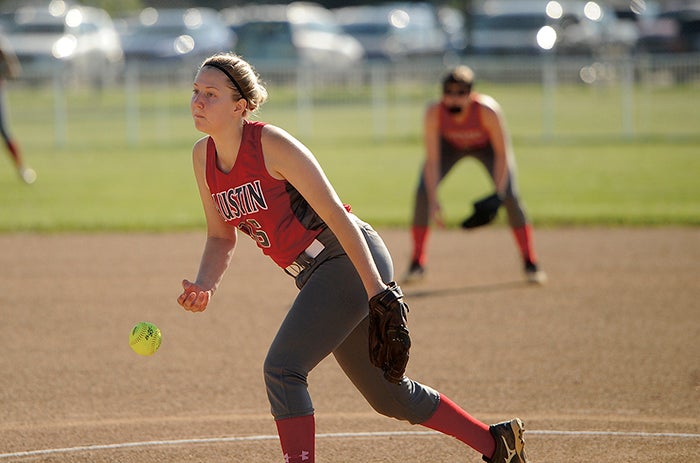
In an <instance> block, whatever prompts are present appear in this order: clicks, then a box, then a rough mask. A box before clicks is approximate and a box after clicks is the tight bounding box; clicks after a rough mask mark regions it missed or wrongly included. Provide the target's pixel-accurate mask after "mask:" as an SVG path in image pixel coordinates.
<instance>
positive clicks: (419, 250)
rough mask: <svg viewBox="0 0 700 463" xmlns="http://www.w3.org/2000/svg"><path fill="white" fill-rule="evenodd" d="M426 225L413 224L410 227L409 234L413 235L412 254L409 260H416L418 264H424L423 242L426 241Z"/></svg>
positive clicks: (427, 229)
mask: <svg viewBox="0 0 700 463" xmlns="http://www.w3.org/2000/svg"><path fill="white" fill-rule="evenodd" d="M428 232H429V228H428V227H421V226H416V225H414V226H413V227H411V235H412V237H413V256H412V257H411V262H418V263H419V264H420V265H425V243H426V242H427V241H428Z"/></svg>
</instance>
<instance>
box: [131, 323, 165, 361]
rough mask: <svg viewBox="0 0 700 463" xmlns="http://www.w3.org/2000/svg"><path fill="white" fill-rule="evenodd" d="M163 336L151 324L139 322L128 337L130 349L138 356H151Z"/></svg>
mask: <svg viewBox="0 0 700 463" xmlns="http://www.w3.org/2000/svg"><path fill="white" fill-rule="evenodd" d="M162 339H163V336H162V335H161V333H160V329H158V327H157V326H156V325H154V324H153V323H149V322H139V323H137V324H136V326H134V329H132V330H131V334H130V335H129V345H130V346H131V349H132V350H133V351H134V352H136V353H137V354H139V355H153V354H155V353H156V351H157V350H158V348H159V347H160V342H161V340H162Z"/></svg>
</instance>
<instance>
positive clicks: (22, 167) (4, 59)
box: [0, 36, 36, 184]
mask: <svg viewBox="0 0 700 463" xmlns="http://www.w3.org/2000/svg"><path fill="white" fill-rule="evenodd" d="M21 72H22V68H21V66H20V64H19V60H18V59H17V56H16V55H15V53H14V51H13V50H12V47H11V46H10V43H9V42H8V41H7V39H5V38H4V37H2V36H0V133H1V134H2V139H3V140H4V142H5V146H6V147H7V151H8V152H9V153H10V157H11V158H12V162H13V163H14V164H15V168H16V169H17V173H18V174H19V176H20V178H21V179H22V181H24V183H27V184H32V183H34V181H35V180H36V172H34V169H32V168H31V167H29V166H27V165H26V164H25V163H24V160H23V158H22V153H21V152H20V148H19V145H18V144H17V142H16V141H15V139H14V138H13V137H12V135H10V132H9V130H8V128H7V111H6V103H5V86H6V85H7V80H8V79H16V78H17V77H19V75H20V73H21Z"/></svg>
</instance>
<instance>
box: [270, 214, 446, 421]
mask: <svg viewBox="0 0 700 463" xmlns="http://www.w3.org/2000/svg"><path fill="white" fill-rule="evenodd" d="M353 218H354V219H355V217H354V216H353ZM356 222H357V224H358V226H359V227H360V229H361V230H362V233H363V234H364V236H365V239H366V241H367V244H368V245H369V248H370V250H371V252H372V256H373V258H374V261H375V262H376V264H377V267H378V269H379V272H380V273H381V275H382V278H383V279H384V281H385V282H389V281H391V280H392V279H393V272H394V271H393V263H392V261H391V256H390V255H389V251H388V250H387V248H386V246H385V244H384V242H383V241H382V239H381V238H380V236H379V235H378V234H377V233H376V232H375V231H374V230H373V229H372V228H371V227H370V226H369V225H368V224H366V223H364V222H362V221H360V220H359V219H356ZM319 240H320V241H321V242H322V243H323V244H324V245H325V246H326V247H325V249H324V250H323V251H322V252H321V254H319V255H318V257H317V258H316V259H315V261H314V263H313V264H312V265H311V267H310V268H308V269H307V270H305V271H304V272H302V273H301V274H300V275H299V276H297V278H296V284H297V287H299V288H300V291H299V294H298V295H297V297H296V299H295V300H294V303H293V304H292V307H291V308H290V309H289V312H288V313H287V316H286V318H285V319H284V321H283V322H282V325H281V326H280V328H279V331H278V332H277V335H276V336H275V339H274V340H273V342H272V345H271V346H270V349H269V351H268V354H267V357H266V359H265V363H264V375H265V385H266V387H267V394H268V398H269V400H270V405H271V411H272V415H273V416H274V418H275V420H280V419H284V418H291V417H297V416H306V415H311V414H313V413H314V408H313V404H312V401H311V397H310V395H309V391H308V388H307V377H308V374H309V372H310V371H311V370H312V369H313V368H314V367H315V366H316V365H318V364H319V362H320V361H321V360H323V359H324V358H325V357H326V356H328V355H329V354H333V356H334V357H335V359H336V361H337V362H338V365H340V367H341V368H342V369H343V372H344V373H345V375H346V376H347V377H348V378H349V379H350V380H351V381H352V383H353V384H354V385H355V387H356V388H357V389H358V390H359V391H360V393H362V395H363V396H364V398H365V399H366V400H367V402H369V404H370V405H371V406H372V407H373V408H374V409H375V410H376V411H377V412H379V413H381V414H382V415H386V416H389V417H393V418H396V419H399V420H405V421H408V422H410V423H413V424H416V423H422V422H424V421H425V420H427V419H428V418H430V417H431V416H432V414H433V413H434V412H435V410H436V408H437V406H438V403H439V397H440V396H439V394H438V393H437V392H436V391H434V390H433V389H431V388H429V387H426V386H423V385H421V384H419V383H417V382H415V381H412V380H410V379H408V378H404V380H403V381H402V382H401V383H400V384H392V383H390V382H388V381H387V380H386V379H384V376H383V373H382V371H381V370H380V369H379V368H376V367H375V366H374V365H372V363H371V362H370V360H369V354H368V340H367V337H368V319H367V314H368V303H367V302H368V297H367V293H366V292H365V289H364V286H363V285H362V281H361V280H360V277H359V275H358V273H357V271H356V270H355V267H354V266H353V264H352V262H351V261H350V259H349V258H348V256H347V255H346V254H345V252H344V251H343V249H342V247H341V246H340V244H339V243H338V241H337V239H336V238H335V236H334V235H333V234H332V233H331V232H330V230H325V231H324V232H323V233H321V235H320V236H319Z"/></svg>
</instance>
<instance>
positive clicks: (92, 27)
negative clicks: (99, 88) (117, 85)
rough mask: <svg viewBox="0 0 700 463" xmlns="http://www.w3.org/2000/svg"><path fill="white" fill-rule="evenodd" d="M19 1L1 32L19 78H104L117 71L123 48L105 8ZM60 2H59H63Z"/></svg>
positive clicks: (96, 81) (94, 80) (98, 80)
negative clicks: (18, 69)
mask: <svg viewBox="0 0 700 463" xmlns="http://www.w3.org/2000/svg"><path fill="white" fill-rule="evenodd" d="M51 5H59V6H58V7H56V6H53V7H52V6H49V7H48V8H41V7H21V8H19V9H17V10H16V11H15V13H14V16H13V17H12V20H11V21H7V22H6V23H5V24H4V27H3V32H4V35H5V37H6V39H7V40H8V41H9V43H10V45H11V46H12V48H13V49H14V52H15V54H16V55H17V58H18V59H19V62H20V64H21V66H22V75H21V76H20V78H21V79H23V80H27V81H32V82H37V81H44V80H50V79H53V78H54V77H55V76H60V77H62V78H66V79H67V80H72V81H77V82H83V83H85V82H87V83H93V84H104V83H105V82H108V81H110V80H111V79H114V78H116V77H117V76H118V74H119V72H120V71H121V66H122V65H123V57H124V55H123V52H122V48H121V44H120V41H119V35H118V34H117V32H116V30H115V28H114V24H113V22H112V19H111V17H110V16H109V14H108V13H107V12H106V11H104V10H102V9H99V8H92V7H83V6H80V7H65V3H63V2H57V3H52V4H51ZM60 5H64V7H63V8H61V7H60Z"/></svg>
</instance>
